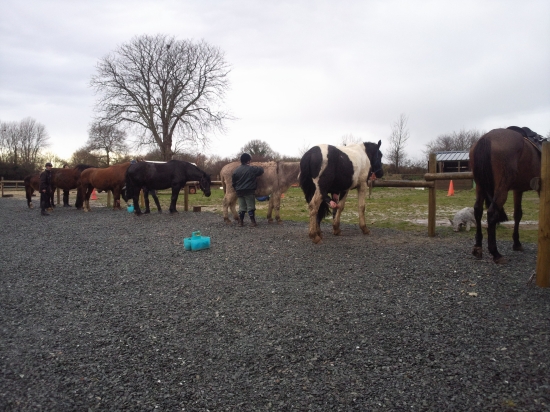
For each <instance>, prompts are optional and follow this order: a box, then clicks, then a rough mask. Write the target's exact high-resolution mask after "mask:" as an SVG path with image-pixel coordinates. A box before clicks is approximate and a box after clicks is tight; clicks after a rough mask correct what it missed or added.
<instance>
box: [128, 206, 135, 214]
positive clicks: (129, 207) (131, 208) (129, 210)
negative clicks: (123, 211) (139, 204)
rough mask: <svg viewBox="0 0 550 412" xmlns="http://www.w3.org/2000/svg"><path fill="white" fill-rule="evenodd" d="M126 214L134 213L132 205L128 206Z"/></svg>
mask: <svg viewBox="0 0 550 412" xmlns="http://www.w3.org/2000/svg"><path fill="white" fill-rule="evenodd" d="M127 209H128V213H134V205H128V207H127Z"/></svg>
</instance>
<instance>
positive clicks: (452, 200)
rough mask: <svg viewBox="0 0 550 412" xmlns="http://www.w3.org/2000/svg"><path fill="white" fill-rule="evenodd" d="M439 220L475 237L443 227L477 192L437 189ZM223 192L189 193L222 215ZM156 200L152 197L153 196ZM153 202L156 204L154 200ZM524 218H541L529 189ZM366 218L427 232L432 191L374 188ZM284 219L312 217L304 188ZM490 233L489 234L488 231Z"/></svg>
mask: <svg viewBox="0 0 550 412" xmlns="http://www.w3.org/2000/svg"><path fill="white" fill-rule="evenodd" d="M436 193H437V195H436V196H437V197H436V204H437V211H436V221H437V223H438V225H437V228H436V233H437V234H438V235H440V236H447V235H450V234H452V235H453V236H456V235H458V236H467V237H471V238H472V239H473V237H474V233H475V232H474V230H475V229H472V231H470V232H464V231H462V232H460V233H459V234H456V233H454V232H452V228H451V227H449V226H440V224H442V223H447V222H448V219H449V218H452V217H453V216H454V214H455V213H456V212H457V211H458V210H460V209H462V208H464V207H470V206H473V204H474V201H475V191H474V190H473V189H472V190H457V191H455V194H454V196H447V191H445V190H438V191H436ZM159 199H160V202H161V205H162V206H163V208H164V207H166V209H167V208H168V204H169V202H170V194H169V193H168V192H161V193H159ZM222 199H223V191H222V190H220V189H219V188H212V195H211V196H210V197H209V198H208V197H205V196H203V195H202V192H199V193H198V194H195V195H189V209H190V210H191V209H192V206H203V209H206V210H209V211H213V212H215V213H219V214H220V215H221V214H222ZM151 200H152V199H151ZM152 204H153V203H152ZM522 206H523V218H522V221H538V213H539V212H538V211H539V198H538V196H537V194H536V192H533V191H529V192H526V193H525V194H524V196H523V204H522ZM256 207H257V209H258V210H257V212H256V213H257V215H258V216H259V217H263V218H265V216H266V214H267V202H256ZM178 208H179V210H182V209H183V193H182V194H181V195H180V197H179V198H178ZM513 209H514V205H513V197H512V193H510V194H509V197H508V201H507V202H506V204H505V210H506V213H507V214H508V217H509V219H510V220H513V212H514V210H513ZM365 216H366V221H367V225H368V226H375V227H385V228H395V229H400V230H411V231H425V232H426V233H427V230H428V229H427V219H428V190H427V189H426V190H419V189H411V188H389V187H381V188H374V189H373V191H372V195H371V197H370V199H369V198H368V197H367V199H366V212H365ZM281 219H283V220H293V221H302V222H307V221H308V220H309V217H308V212H307V205H306V202H305V199H304V195H303V193H302V190H301V189H300V188H297V187H292V188H290V189H289V190H288V191H287V192H286V194H285V197H284V198H283V199H282V200H281ZM342 222H345V223H358V222H359V220H358V213H357V192H356V191H352V192H351V193H350V194H349V196H348V200H347V202H346V208H345V210H344V212H343V213H342ZM537 229H538V226H537V225H522V226H521V227H520V239H521V241H522V242H534V243H536V242H537V236H538V230H537ZM484 236H486V234H484ZM497 237H498V238H499V239H511V238H512V227H511V226H508V225H499V227H498V228H497Z"/></svg>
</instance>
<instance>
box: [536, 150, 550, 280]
mask: <svg viewBox="0 0 550 412" xmlns="http://www.w3.org/2000/svg"><path fill="white" fill-rule="evenodd" d="M540 184H541V188H540V206H539V242H538V253H537V286H539V287H541V288H547V287H550V142H544V143H543V144H542V154H541V170H540Z"/></svg>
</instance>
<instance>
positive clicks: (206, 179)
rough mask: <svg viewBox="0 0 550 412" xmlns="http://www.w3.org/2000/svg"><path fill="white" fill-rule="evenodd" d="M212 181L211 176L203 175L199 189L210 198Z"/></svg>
mask: <svg viewBox="0 0 550 412" xmlns="http://www.w3.org/2000/svg"><path fill="white" fill-rule="evenodd" d="M211 183H212V181H211V180H210V175H207V174H206V173H204V172H203V173H202V176H201V178H200V179H199V187H200V188H201V190H202V192H203V193H204V195H205V196H206V197H209V196H210V184H211Z"/></svg>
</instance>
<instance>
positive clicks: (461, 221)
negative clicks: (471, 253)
mask: <svg viewBox="0 0 550 412" xmlns="http://www.w3.org/2000/svg"><path fill="white" fill-rule="evenodd" d="M449 221H450V222H451V225H453V230H454V231H455V232H458V231H459V230H460V227H461V226H466V231H468V232H469V231H470V227H471V226H472V225H474V226H475V224H476V218H475V217H474V208H473V207H465V208H464V209H462V210H459V211H458V212H456V215H455V217H454V219H453V220H451V219H449Z"/></svg>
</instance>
